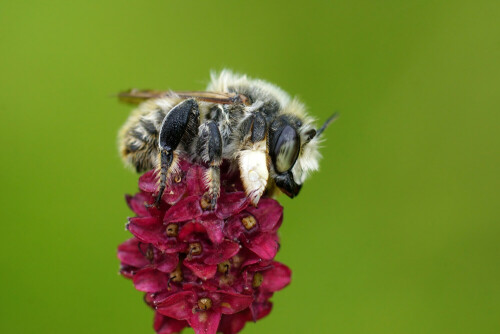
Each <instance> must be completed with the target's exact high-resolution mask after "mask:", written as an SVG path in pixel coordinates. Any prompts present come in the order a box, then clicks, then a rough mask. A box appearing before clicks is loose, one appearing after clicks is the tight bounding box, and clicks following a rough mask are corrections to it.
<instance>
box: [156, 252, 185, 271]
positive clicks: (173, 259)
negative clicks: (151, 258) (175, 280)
mask: <svg viewBox="0 0 500 334" xmlns="http://www.w3.org/2000/svg"><path fill="white" fill-rule="evenodd" d="M178 263H179V255H177V254H162V256H161V259H160V261H159V262H158V263H156V264H155V267H156V269H157V270H159V271H161V272H164V273H170V272H172V271H174V270H175V268H177V264H178Z"/></svg>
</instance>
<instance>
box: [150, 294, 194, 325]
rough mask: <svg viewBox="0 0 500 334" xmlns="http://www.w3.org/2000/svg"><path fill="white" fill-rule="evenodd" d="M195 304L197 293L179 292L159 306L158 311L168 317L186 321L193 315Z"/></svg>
mask: <svg viewBox="0 0 500 334" xmlns="http://www.w3.org/2000/svg"><path fill="white" fill-rule="evenodd" d="M195 302H196V293H194V292H193V291H182V292H177V293H174V294H173V295H171V296H168V297H167V298H165V300H163V301H162V302H161V303H159V304H157V306H156V310H157V311H158V312H160V313H161V314H163V315H165V316H167V317H170V318H174V319H177V320H186V319H189V317H190V316H191V315H192V314H193V306H194V303H195Z"/></svg>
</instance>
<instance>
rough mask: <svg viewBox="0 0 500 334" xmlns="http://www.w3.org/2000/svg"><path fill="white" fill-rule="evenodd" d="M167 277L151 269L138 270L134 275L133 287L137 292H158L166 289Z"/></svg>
mask: <svg viewBox="0 0 500 334" xmlns="http://www.w3.org/2000/svg"><path fill="white" fill-rule="evenodd" d="M167 284H168V279H167V275H165V274H164V273H162V272H160V271H157V270H155V269H153V268H145V269H141V270H139V271H138V272H137V273H136V274H135V275H134V286H135V288H136V289H137V290H139V291H144V292H150V293H152V292H158V291H161V290H163V289H165V288H167Z"/></svg>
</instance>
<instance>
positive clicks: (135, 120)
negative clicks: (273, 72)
mask: <svg viewBox="0 0 500 334" xmlns="http://www.w3.org/2000/svg"><path fill="white" fill-rule="evenodd" d="M120 98H121V99H122V100H124V101H127V102H131V101H133V102H136V103H137V102H142V103H141V104H140V105H139V106H138V108H137V109H136V110H134V111H133V113H132V114H131V116H130V117H129V119H128V120H127V122H126V123H125V125H124V126H123V128H122V129H121V131H120V135H119V144H120V152H121V154H122V158H123V160H124V162H125V163H126V165H128V166H131V167H133V168H135V169H136V171H137V172H144V171H147V170H149V169H153V168H156V169H157V172H158V175H159V178H158V197H157V202H158V203H159V201H160V200H161V198H162V194H163V190H164V189H165V186H166V184H167V183H169V182H172V178H173V177H175V175H176V174H175V173H176V170H177V168H176V166H177V161H178V160H179V158H184V159H189V160H191V161H192V162H197V163H200V164H203V165H205V166H206V167H208V169H207V172H206V175H205V176H204V179H205V182H206V184H207V186H208V189H209V192H208V194H209V196H210V205H211V206H212V207H214V206H215V205H216V201H217V198H218V196H219V188H220V166H221V164H222V162H223V161H224V160H225V161H228V163H229V164H230V168H232V169H235V170H236V169H237V170H239V172H240V175H241V180H242V183H243V185H244V188H245V191H246V193H247V196H248V197H249V198H250V199H251V201H252V203H253V204H254V205H257V203H258V201H259V199H260V197H261V196H262V195H263V193H264V192H265V191H268V192H275V189H276V187H278V188H279V189H280V190H281V191H283V192H284V193H286V194H287V195H289V196H290V197H294V196H296V195H297V194H298V192H299V190H300V188H301V186H302V184H303V183H304V181H305V179H306V177H307V175H308V174H309V173H310V172H311V171H314V170H316V169H318V159H319V152H318V147H317V145H318V137H319V134H320V133H321V132H322V131H323V130H324V128H325V127H326V126H327V125H328V124H329V123H328V122H327V123H325V125H324V126H323V127H322V128H321V129H319V130H318V131H316V129H315V127H314V126H313V124H312V121H313V120H312V119H311V118H310V117H309V116H307V114H306V112H305V107H304V105H303V104H302V103H300V102H299V101H298V100H297V99H291V98H290V96H289V95H288V94H287V93H285V92H284V91H283V90H281V89H280V88H279V87H277V86H275V85H272V84H270V83H268V82H265V81H262V80H255V79H249V78H247V77H246V76H245V75H238V74H233V73H232V72H230V71H227V70H225V71H222V72H221V73H219V74H214V73H213V74H212V77H211V82H210V84H209V85H208V87H207V91H206V92H172V91H164V92H162V91H138V90H131V91H128V92H124V93H122V94H120Z"/></svg>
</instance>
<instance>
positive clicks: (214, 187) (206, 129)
mask: <svg viewBox="0 0 500 334" xmlns="http://www.w3.org/2000/svg"><path fill="white" fill-rule="evenodd" d="M196 150H197V153H198V156H200V157H201V158H202V160H203V162H205V163H207V164H209V167H208V169H207V172H206V174H205V182H206V183H207V186H208V194H209V196H210V204H211V207H212V209H213V208H215V205H216V203H217V198H218V197H219V194H220V165H221V164H222V136H221V134H220V131H219V128H218V127H217V124H216V123H215V122H214V121H209V122H206V123H203V124H202V125H200V128H199V131H198V141H197V144H196Z"/></svg>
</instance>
